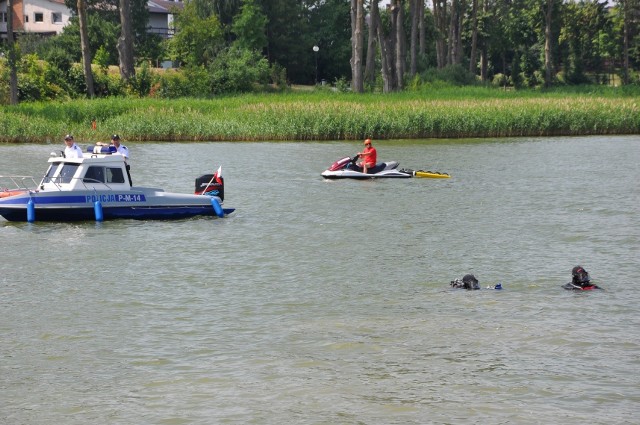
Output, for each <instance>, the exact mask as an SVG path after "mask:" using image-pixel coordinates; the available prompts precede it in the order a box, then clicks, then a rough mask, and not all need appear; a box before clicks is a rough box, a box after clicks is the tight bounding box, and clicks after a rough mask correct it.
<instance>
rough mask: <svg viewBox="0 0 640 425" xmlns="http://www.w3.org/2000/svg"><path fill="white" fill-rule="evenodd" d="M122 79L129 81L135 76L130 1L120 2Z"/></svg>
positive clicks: (121, 0)
mask: <svg viewBox="0 0 640 425" xmlns="http://www.w3.org/2000/svg"><path fill="white" fill-rule="evenodd" d="M118 56H119V58H120V77H122V79H123V80H125V81H127V82H128V81H129V80H131V78H133V77H134V76H135V73H136V70H135V67H134V65H133V31H132V27H131V5H130V4H129V0H120V38H119V39H118Z"/></svg>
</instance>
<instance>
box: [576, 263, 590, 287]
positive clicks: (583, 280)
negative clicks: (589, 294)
mask: <svg viewBox="0 0 640 425" xmlns="http://www.w3.org/2000/svg"><path fill="white" fill-rule="evenodd" d="M590 281H591V278H590V277H589V273H588V272H587V271H586V270H585V269H584V268H583V267H582V266H575V267H574V268H573V270H571V283H573V284H574V285H578V286H581V287H583V288H584V287H585V286H591V284H590V283H589V282H590Z"/></svg>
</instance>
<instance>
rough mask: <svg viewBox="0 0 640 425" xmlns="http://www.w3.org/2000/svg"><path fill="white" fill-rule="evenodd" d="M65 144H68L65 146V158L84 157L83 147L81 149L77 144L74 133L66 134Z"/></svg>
mask: <svg viewBox="0 0 640 425" xmlns="http://www.w3.org/2000/svg"><path fill="white" fill-rule="evenodd" d="M64 144H65V145H67V146H66V147H65V148H64V157H65V158H82V156H83V155H82V149H80V147H79V146H78V145H76V142H75V141H74V140H73V136H72V135H70V134H67V135H66V136H64Z"/></svg>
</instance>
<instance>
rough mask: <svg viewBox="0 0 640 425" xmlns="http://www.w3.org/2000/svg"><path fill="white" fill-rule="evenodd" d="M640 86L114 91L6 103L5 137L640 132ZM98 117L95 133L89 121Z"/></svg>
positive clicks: (1, 128)
mask: <svg viewBox="0 0 640 425" xmlns="http://www.w3.org/2000/svg"><path fill="white" fill-rule="evenodd" d="M638 95H640V90H638V89H635V92H634V91H629V89H626V90H622V89H605V88H598V89H593V88H592V89H589V90H587V89H581V90H572V91H569V90H563V91H552V92H537V91H517V92H516V91H503V90H499V89H490V88H441V89H431V90H428V91H422V92H411V93H398V94H391V95H380V94H364V95H355V94H345V93H334V92H329V91H314V92H292V93H282V94H259V95H242V96H235V97H225V98H219V99H212V100H202V99H179V100H157V99H149V98H145V99H131V98H109V99H96V100H75V101H71V102H65V103H53V102H50V103H27V104H20V105H17V106H12V107H10V106H4V107H2V108H0V142H58V141H60V140H62V136H63V135H64V134H66V133H72V134H74V135H75V136H76V139H77V140H81V141H84V140H86V141H93V140H102V141H106V140H108V139H109V135H110V134H112V133H119V134H121V135H122V136H123V138H124V139H125V140H136V141H147V140H154V141H218V140H227V141H234V140H343V139H345V140H353V139H362V138H365V137H372V138H375V139H401V138H402V139H405V138H461V137H512V136H556V135H588V134H640V98H639V96H638ZM93 118H95V119H96V120H97V130H95V131H94V130H92V129H91V121H92V119H93Z"/></svg>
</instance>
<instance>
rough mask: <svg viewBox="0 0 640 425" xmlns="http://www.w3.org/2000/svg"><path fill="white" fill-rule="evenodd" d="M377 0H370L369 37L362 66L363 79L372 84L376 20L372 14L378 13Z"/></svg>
mask: <svg viewBox="0 0 640 425" xmlns="http://www.w3.org/2000/svg"><path fill="white" fill-rule="evenodd" d="M378 3H379V0H372V1H371V7H370V10H369V37H368V38H367V61H366V63H365V68H364V80H365V81H367V82H369V84H373V83H374V82H375V80H376V75H375V73H376V68H375V62H376V31H377V24H378V22H377V20H376V19H375V18H374V16H377V15H379V13H380V12H379V5H378Z"/></svg>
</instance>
